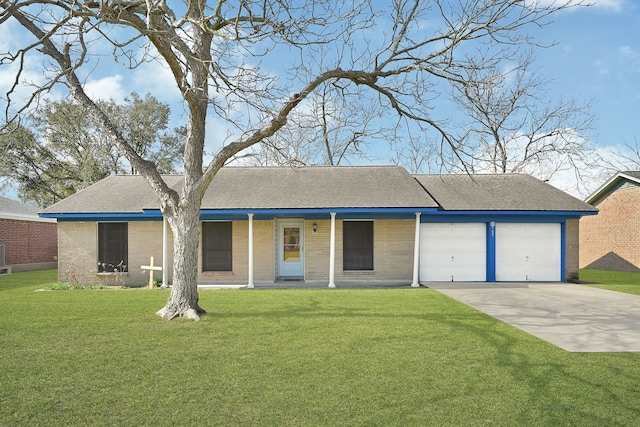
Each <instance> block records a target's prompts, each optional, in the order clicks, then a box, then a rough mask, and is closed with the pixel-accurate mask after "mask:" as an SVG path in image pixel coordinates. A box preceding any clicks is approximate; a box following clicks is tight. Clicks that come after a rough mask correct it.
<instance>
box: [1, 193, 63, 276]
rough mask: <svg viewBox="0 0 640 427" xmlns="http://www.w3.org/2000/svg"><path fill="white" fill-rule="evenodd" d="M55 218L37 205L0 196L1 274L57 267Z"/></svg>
mask: <svg viewBox="0 0 640 427" xmlns="http://www.w3.org/2000/svg"><path fill="white" fill-rule="evenodd" d="M57 258H58V232H57V225H56V220H55V219H51V218H40V217H39V216H38V209H37V208H34V207H32V206H29V205H25V204H23V203H20V202H17V201H15V200H11V199H7V198H6V197H0V274H11V272H12V271H13V272H18V271H29V270H44V269H48V268H57V266H58V262H57Z"/></svg>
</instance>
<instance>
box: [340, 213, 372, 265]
mask: <svg viewBox="0 0 640 427" xmlns="http://www.w3.org/2000/svg"><path fill="white" fill-rule="evenodd" d="M342 233H343V244H342V250H343V269H344V270H373V222H372V221H344V222H343V227H342Z"/></svg>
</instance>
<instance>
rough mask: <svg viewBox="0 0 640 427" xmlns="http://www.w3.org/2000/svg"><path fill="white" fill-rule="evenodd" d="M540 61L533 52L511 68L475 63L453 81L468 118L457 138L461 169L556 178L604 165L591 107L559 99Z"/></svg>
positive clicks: (459, 101)
mask: <svg viewBox="0 0 640 427" xmlns="http://www.w3.org/2000/svg"><path fill="white" fill-rule="evenodd" d="M534 64H535V62H534V56H533V55H532V53H531V52H529V53H527V54H526V55H524V56H523V57H521V59H520V61H519V62H518V63H516V64H513V65H511V66H510V67H509V68H498V67H497V66H494V67H490V68H481V67H477V68H476V67H470V68H468V69H466V70H465V72H466V77H465V79H463V81H462V82H455V83H454V84H453V91H454V92H453V99H454V101H455V102H456V104H457V105H459V106H460V107H461V109H462V111H463V112H464V114H465V116H466V117H467V119H468V122H467V123H466V124H465V125H464V126H462V128H463V129H465V132H464V133H462V134H460V135H458V136H457V138H456V140H457V141H458V146H457V151H458V153H459V157H460V159H461V162H460V163H461V165H458V168H462V169H466V170H469V171H472V172H490V173H529V174H531V175H534V176H537V177H538V178H540V179H543V180H550V179H552V178H553V177H554V176H555V175H556V174H558V173H560V172H563V171H570V172H572V173H575V174H576V176H577V177H578V178H580V177H581V175H582V174H585V173H586V174H589V173H590V171H592V170H593V169H594V168H595V167H596V166H597V165H598V164H599V163H600V158H599V156H598V154H597V151H596V149H595V146H594V145H593V143H592V142H591V141H590V140H589V139H588V133H589V131H590V130H591V126H592V121H593V115H592V114H591V108H590V105H589V104H588V103H585V104H580V103H579V102H578V101H576V100H574V99H570V100H562V99H555V100H554V97H553V95H552V94H550V93H549V91H548V86H549V84H550V82H549V81H548V80H545V79H544V78H542V77H541V76H540V75H538V74H537V73H535V72H534V71H532V68H533V66H534ZM580 181H582V180H581V179H578V182H580Z"/></svg>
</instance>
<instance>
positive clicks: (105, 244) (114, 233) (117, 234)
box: [98, 222, 129, 273]
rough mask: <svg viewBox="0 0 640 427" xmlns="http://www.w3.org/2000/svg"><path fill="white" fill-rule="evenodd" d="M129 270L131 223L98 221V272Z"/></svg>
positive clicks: (122, 271)
mask: <svg viewBox="0 0 640 427" xmlns="http://www.w3.org/2000/svg"><path fill="white" fill-rule="evenodd" d="M128 271H129V223H127V222H99V223H98V273H114V272H117V273H127V272H128Z"/></svg>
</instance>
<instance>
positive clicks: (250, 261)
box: [247, 214, 254, 289]
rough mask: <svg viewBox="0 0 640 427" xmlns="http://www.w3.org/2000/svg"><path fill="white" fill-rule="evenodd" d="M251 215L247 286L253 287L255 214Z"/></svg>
mask: <svg viewBox="0 0 640 427" xmlns="http://www.w3.org/2000/svg"><path fill="white" fill-rule="evenodd" d="M247 215H248V216H249V283H248V284H247V288H250V289H252V288H253V287H254V285H253V214H247Z"/></svg>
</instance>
